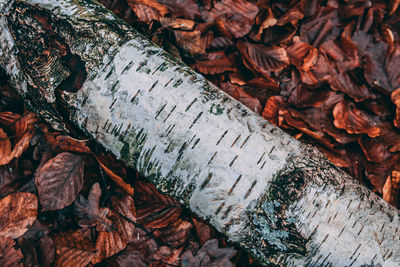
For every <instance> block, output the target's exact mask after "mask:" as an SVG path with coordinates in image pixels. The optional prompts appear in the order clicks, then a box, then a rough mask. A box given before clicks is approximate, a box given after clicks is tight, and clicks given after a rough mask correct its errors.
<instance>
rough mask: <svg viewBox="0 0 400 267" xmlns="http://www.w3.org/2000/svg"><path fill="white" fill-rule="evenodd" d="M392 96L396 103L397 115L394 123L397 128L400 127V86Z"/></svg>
mask: <svg viewBox="0 0 400 267" xmlns="http://www.w3.org/2000/svg"><path fill="white" fill-rule="evenodd" d="M391 98H392V102H393V104H395V105H396V116H395V118H394V120H393V124H394V126H396V127H397V128H400V88H399V89H397V90H394V91H393V92H392V95H391Z"/></svg>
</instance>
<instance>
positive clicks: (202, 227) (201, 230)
mask: <svg viewBox="0 0 400 267" xmlns="http://www.w3.org/2000/svg"><path fill="white" fill-rule="evenodd" d="M192 220H193V224H194V229H195V230H196V234H197V237H198V238H199V241H200V245H203V244H204V243H205V242H206V241H207V240H209V239H211V237H212V236H213V235H214V231H213V229H212V228H211V227H210V226H208V225H207V224H205V223H203V222H201V221H200V220H196V219H195V218H192Z"/></svg>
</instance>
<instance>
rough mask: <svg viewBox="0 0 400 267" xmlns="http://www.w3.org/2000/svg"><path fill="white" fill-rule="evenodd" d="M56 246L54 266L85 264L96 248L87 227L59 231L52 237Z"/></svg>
mask: <svg viewBox="0 0 400 267" xmlns="http://www.w3.org/2000/svg"><path fill="white" fill-rule="evenodd" d="M52 239H53V241H54V245H55V246H56V260H55V262H54V265H55V266H71V267H73V266H82V267H83V266H86V265H87V264H89V262H90V261H91V260H92V259H93V257H94V254H95V251H96V248H95V247H94V244H93V241H92V240H91V235H90V230H89V229H79V230H76V231H73V230H71V231H68V232H61V233H58V234H56V235H55V236H53V237H52Z"/></svg>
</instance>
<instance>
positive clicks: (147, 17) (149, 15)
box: [128, 1, 161, 23]
mask: <svg viewBox="0 0 400 267" xmlns="http://www.w3.org/2000/svg"><path fill="white" fill-rule="evenodd" d="M130 2H131V1H128V3H130ZM130 6H131V8H132V10H133V11H134V12H135V14H136V16H138V18H139V19H140V20H141V21H144V22H146V23H150V22H151V21H152V20H159V19H160V16H161V15H160V12H159V11H158V10H157V9H156V8H153V7H151V6H147V5H144V4H140V3H137V4H130Z"/></svg>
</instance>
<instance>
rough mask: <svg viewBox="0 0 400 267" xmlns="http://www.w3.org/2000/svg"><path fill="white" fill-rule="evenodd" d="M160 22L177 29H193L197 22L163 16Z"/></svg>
mask: <svg viewBox="0 0 400 267" xmlns="http://www.w3.org/2000/svg"><path fill="white" fill-rule="evenodd" d="M160 23H161V25H163V26H164V27H169V28H171V29H177V30H183V31H191V30H193V28H194V26H195V23H194V21H193V20H189V19H178V18H168V17H161V18H160Z"/></svg>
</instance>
